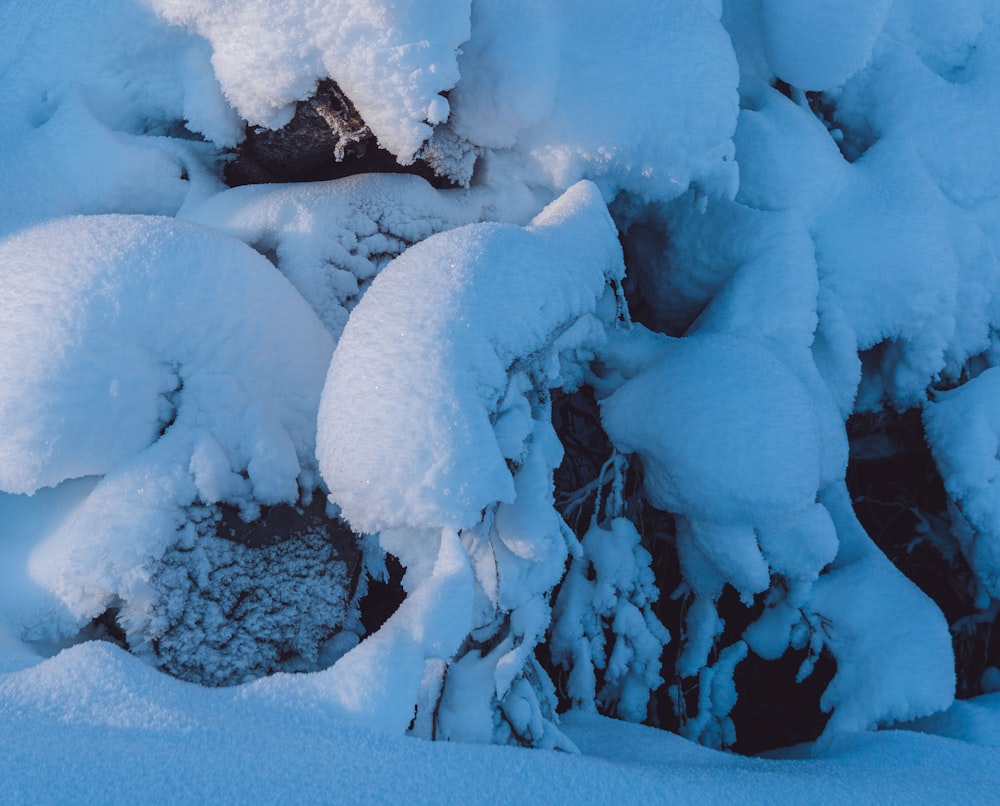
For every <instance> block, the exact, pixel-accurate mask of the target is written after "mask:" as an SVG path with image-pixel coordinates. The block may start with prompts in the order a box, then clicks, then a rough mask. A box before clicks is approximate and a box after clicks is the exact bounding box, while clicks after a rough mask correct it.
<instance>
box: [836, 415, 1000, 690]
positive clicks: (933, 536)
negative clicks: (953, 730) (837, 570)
mask: <svg viewBox="0 0 1000 806" xmlns="http://www.w3.org/2000/svg"><path fill="white" fill-rule="evenodd" d="M847 425H848V434H849V436H850V437H851V448H852V451H851V461H850V464H849V465H848V471H847V485H848V489H849V491H850V493H851V498H852V500H853V502H854V510H855V512H856V514H857V516H858V520H859V521H860V522H861V525H862V526H864V528H865V531H867V532H868V534H869V535H870V536H871V538H872V540H873V541H874V542H875V544H876V545H877V546H878V547H879V548H880V549H881V550H882V552H883V553H884V554H885V555H886V556H887V557H888V558H889V560H891V561H892V563H893V565H895V566H896V568H898V569H899V570H900V571H901V572H902V573H903V574H905V575H906V577H907V578H908V579H910V580H911V581H912V582H914V583H915V584H916V585H917V586H918V587H919V588H920V589H921V590H922V591H923V592H924V593H925V594H926V595H927V596H928V597H930V598H931V599H933V600H934V602H935V603H936V604H937V605H938V607H939V608H941V612H942V613H943V614H944V616H945V618H946V619H947V621H948V624H949V625H950V626H951V628H952V640H953V646H954V650H955V676H956V693H957V696H959V697H962V698H965V697H974V696H977V695H979V694H982V693H984V692H983V685H982V678H983V673H984V672H985V671H986V670H987V669H988V668H990V667H1000V630H994V629H993V628H994V626H995V625H996V620H995V619H994V618H992V617H991V613H990V612H983V611H980V610H979V609H978V608H977V607H976V603H975V593H976V582H975V578H974V574H973V572H972V569H971V568H970V567H969V564H968V562H967V561H966V559H965V558H964V557H963V555H962V554H961V552H960V551H959V550H958V546H957V543H956V542H955V539H954V538H953V537H952V536H951V534H950V517H949V508H948V498H947V494H946V492H945V489H944V484H943V483H942V481H941V477H940V475H939V473H938V471H937V467H936V466H935V464H934V459H933V457H932V455H931V452H930V449H929V448H928V447H927V443H926V441H925V439H924V431H923V423H922V420H921V417H920V411H919V410H918V409H910V410H908V411H905V412H895V411H892V410H885V411H881V412H877V413H867V414H861V415H855V416H853V417H852V418H851V419H850V420H849V421H848V424H847Z"/></svg>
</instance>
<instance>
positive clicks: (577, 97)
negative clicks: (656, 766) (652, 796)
mask: <svg viewBox="0 0 1000 806" xmlns="http://www.w3.org/2000/svg"><path fill="white" fill-rule="evenodd" d="M0 11H2V12H3V14H2V15H0V16H2V17H3V18H4V19H5V25H4V26H3V29H2V30H0V74H2V75H3V77H4V80H3V81H2V82H0V106H2V108H3V109H4V110H5V112H6V115H5V122H6V125H5V126H4V128H3V131H2V132H0V186H2V187H3V188H4V193H3V194H0V273H2V277H3V281H4V295H3V296H2V298H0V517H2V520H0V560H2V562H0V567H2V568H3V571H2V572H0V573H2V576H0V672H3V673H4V674H3V676H0V692H2V691H6V692H15V693H12V694H9V696H10V697H12V698H14V700H16V701H17V702H21V703H24V702H27V701H28V700H30V697H28V698H27V699H25V697H26V696H27V695H23V692H22V694H17V693H16V692H17V691H21V689H20V688H19V687H20V686H27V687H28V688H30V685H31V681H32V680H34V679H36V678H34V677H33V675H34V674H35V673H36V670H35V669H34V668H32V667H34V666H35V664H38V663H39V657H38V655H39V653H40V654H51V653H54V652H55V651H57V650H58V649H61V648H63V647H65V646H66V645H68V644H72V643H80V642H84V641H86V640H88V639H90V638H99V637H110V638H113V639H115V640H117V641H118V642H119V643H121V644H122V645H123V646H125V647H126V648H128V649H129V650H130V652H132V653H133V654H134V655H135V656H138V657H139V658H141V659H142V660H144V661H147V662H149V663H152V664H153V665H156V666H158V667H160V668H161V669H163V670H166V671H168V672H170V673H171V674H173V675H175V676H178V677H181V678H184V679H186V680H192V681H196V682H199V683H203V684H210V685H237V684H244V685H242V686H241V687H240V688H238V689H237V691H236V692H232V693H228V694H226V695H225V696H226V697H229V698H230V700H227V702H230V701H231V702H245V703H250V704H253V703H257V706H254V707H258V706H259V707H264V706H261V705H260V704H261V703H268V702H271V703H281V704H283V706H285V707H287V706H288V704H289V703H292V702H295V701H296V698H298V702H300V703H301V707H302V709H303V710H307V709H308V708H309V707H311V705H310V704H315V703H322V708H321V709H317V710H322V712H323V713H324V714H328V715H329V714H332V715H334V716H335V717H336V718H337V719H353V720H356V721H363V722H365V723H366V724H368V725H370V726H374V727H376V728H379V729H381V730H384V731H388V732H390V733H396V734H403V733H410V734H412V735H415V736H420V737H424V738H444V739H454V740H462V741H471V742H487V743H488V742H496V743H517V744H524V745H533V746H544V747H561V748H564V749H573V748H574V743H573V740H572V738H571V737H567V735H566V734H564V733H563V732H562V731H561V730H560V728H559V727H558V725H559V713H558V712H559V710H560V709H561V708H567V707H569V708H574V709H578V710H599V711H601V712H603V713H606V714H614V715H617V716H620V717H622V718H625V719H629V720H634V721H640V720H645V719H649V720H651V721H652V722H653V723H655V724H669V725H672V726H674V727H675V728H676V729H677V730H678V731H679V732H681V733H682V734H683V735H684V736H686V737H688V738H691V739H695V740H698V741H700V742H702V743H705V744H710V745H717V746H722V745H732V744H733V743H734V742H737V741H739V739H740V731H741V725H739V724H738V716H737V713H738V706H739V704H740V702H741V698H743V697H745V696H746V695H747V694H748V693H749V692H747V691H745V690H744V689H743V688H742V687H741V682H740V681H741V677H740V673H741V672H740V670H741V668H753V669H756V670H757V672H756V673H757V674H758V675H760V676H766V675H767V670H768V669H769V668H774V667H773V666H768V664H780V663H785V662H789V661H791V662H793V663H794V664H795V665H796V667H797V676H796V679H797V680H798V681H799V682H801V681H804V680H806V679H807V678H810V676H812V675H817V676H819V677H822V675H823V674H825V675H826V677H825V678H823V679H822V680H820V681H819V682H820V684H821V685H820V686H819V690H821V691H822V694H821V695H820V694H817V695H816V699H817V702H816V703H815V706H816V707H817V709H821V710H822V711H823V712H826V713H828V714H829V718H828V720H827V721H826V722H825V733H824V741H825V742H826V744H827V745H828V746H834V745H835V743H836V742H838V741H841V742H842V741H847V740H846V739H844V735H845V734H849V733H852V732H857V731H863V730H867V729H870V728H873V727H876V726H878V725H885V724H889V723H893V722H897V721H905V720H914V719H919V718H926V717H929V716H930V715H932V714H934V713H935V712H941V711H944V710H945V709H947V708H948V707H949V706H950V705H951V702H952V699H953V696H954V691H955V679H956V678H955V665H954V663H955V659H954V655H953V651H952V642H951V635H950V634H949V627H951V628H952V629H953V630H955V631H956V633H957V632H959V630H958V628H957V627H956V624H957V623H958V622H957V619H958V618H961V619H962V620H963V622H962V623H964V624H973V623H982V624H990V623H992V622H993V621H995V619H996V618H997V614H998V612H1000V505H998V504H997V500H998V499H997V493H998V490H997V483H996V476H997V471H998V466H997V461H998V460H997V445H998V444H1000V416H998V414H997V408H998V406H1000V397H998V396H1000V381H998V380H997V376H996V375H995V373H996V372H997V366H998V365H1000V352H998V347H997V339H996V333H997V332H1000V302H998V301H1000V201H998V199H1000V190H998V189H1000V156H998V151H997V149H996V148H995V142H994V141H995V139H996V132H998V131H1000V81H998V79H1000V10H998V9H997V8H996V4H995V3H993V2H991V0H961V2H949V3H946V2H944V0H870V1H869V2H862V1H861V0H851V1H850V2H841V3H833V2H829V0H801V2H796V3H787V2H778V1H777V0H759V2H753V3H748V2H740V1H739V0H663V2H658V3H644V2H639V0H617V2H614V3H610V4H607V3H605V4H599V3H592V2H585V3H581V2H578V1H575V2H571V0H543V1H542V2H527V1H526V0H516V1H515V2H501V1H500V0H475V1H474V2H470V0H464V1H460V0H455V2H433V3H428V2H416V1H415V0H402V1H400V2H387V1H385V0H336V2H328V3H316V2H312V0H253V2H245V3H240V4H233V3H229V2H223V1H222V0H199V1H198V2H195V1H194V0H102V1H101V2H95V3H87V4H83V5H81V4H79V3H77V2H73V1H72V0H53V2H49V3H42V4H16V3H14V2H13V1H12V0H0ZM320 82H325V83H324V84H320ZM318 85H320V86H335V87H336V88H337V92H338V93H340V94H342V95H343V97H344V98H345V99H347V101H349V103H350V105H351V106H352V110H351V114H355V113H356V114H357V115H358V118H359V120H361V121H362V124H363V125H362V124H358V125H361V128H362V129H363V130H364V132H366V133H370V135H371V136H373V137H374V140H377V142H378V145H379V146H380V148H381V149H383V151H382V152H380V153H379V154H377V155H373V154H372V153H369V152H365V151H364V149H363V148H360V147H359V150H358V151H357V152H352V153H351V154H350V155H348V153H347V150H345V149H344V148H343V147H340V148H333V149H332V152H331V154H330V160H331V162H332V163H336V164H337V165H338V171H339V172H340V173H339V174H338V175H342V174H358V175H349V176H347V177H346V178H341V179H336V180H332V181H324V182H304V183H301V184H296V185H290V184H289V185H269V186H268V185H250V186H247V187H239V188H227V187H226V186H225V184H224V182H223V177H225V176H227V174H226V172H225V166H226V164H227V163H232V162H233V161H234V160H236V159H239V157H238V155H239V154H240V151H239V149H240V148H242V147H243V146H241V143H243V142H244V138H245V137H246V136H247V132H248V131H249V132H250V133H251V134H254V133H255V132H257V131H260V130H262V129H265V128H270V129H278V128H280V127H282V126H284V125H285V124H286V123H288V122H289V121H290V120H292V119H293V115H294V114H295V112H296V108H297V107H296V104H297V103H298V102H302V101H305V100H306V99H308V98H309V97H310V96H311V95H313V93H314V92H316V90H317V86H318ZM338 97H339V95H338ZM335 112H336V110H334V112H331V113H330V114H335ZM345 114H346V113H345ZM327 122H328V123H329V125H330V126H331V127H333V128H336V126H337V125H338V123H337V121H336V120H329V121H327ZM352 131H353V130H352ZM359 131H360V130H359ZM366 136H368V135H367V134H366ZM359 137H360V135H359ZM369 139H371V138H370V137H369ZM248 142H249V141H248ZM288 143H289V144H290V145H288V144H286V145H288V147H289V148H294V137H293V136H292V135H289V139H288ZM244 145H245V144H244ZM373 150H374V147H373ZM383 158H385V159H388V160H389V161H390V163H391V162H392V160H395V164H389V165H388V167H391V168H394V169H395V168H399V169H402V168H403V167H407V168H408V170H411V171H414V172H418V173H419V172H423V174H424V175H426V176H428V177H431V175H432V174H434V176H433V177H432V178H434V179H435V181H437V182H438V183H439V184H440V185H442V186H444V185H447V184H449V183H451V184H452V185H453V187H452V188H451V189H438V188H436V187H432V186H431V184H429V183H428V182H427V181H425V179H423V178H420V177H419V176H412V175H411V176H404V175H389V174H387V173H384V172H383V173H375V174H372V173H369V171H370V170H371V169H372V166H375V167H376V168H377V169H378V170H379V171H385V170H387V163H385V161H384V159H383ZM379 160H383V161H381V162H380V161H379ZM633 320H634V321H633ZM574 396H575V397H574ZM567 400H569V401H570V403H568V404H566V405H567V406H569V407H572V406H573V405H577V404H579V405H580V406H590V409H591V411H592V422H590V423H589V424H588V425H587V427H586V429H585V430H583V429H581V430H580V431H576V430H575V428H576V427H575V425H574V423H575V422H576V421H574V419H573V418H572V417H567V418H561V417H560V416H556V414H554V411H555V408H556V406H557V405H562V403H564V402H565V401H567ZM906 410H915V411H919V413H920V415H921V417H920V418H917V419H915V420H914V422H919V423H922V430H921V431H920V433H919V435H918V437H919V440H918V441H919V442H920V444H921V446H922V447H923V448H925V449H929V450H930V452H931V454H932V456H933V462H934V465H935V467H936V472H937V473H938V474H939V475H940V478H941V479H942V480H943V489H944V495H946V498H947V500H946V501H944V502H943V503H942V505H941V507H939V508H938V511H930V510H929V509H927V508H924V509H921V507H919V506H912V507H910V509H911V510H913V511H914V512H915V515H914V517H915V519H917V520H919V521H920V523H921V524H922V526H921V530H922V531H917V530H916V529H914V534H913V535H912V536H908V537H907V541H905V542H907V543H908V545H911V547H912V546H914V545H916V544H918V543H921V542H927V540H931V542H932V543H933V545H934V546H935V547H936V548H935V549H934V550H935V551H936V552H937V553H936V554H935V555H934V556H935V557H936V558H937V559H936V560H935V562H936V566H935V569H936V570H937V571H939V572H940V574H941V575H942V576H944V577H947V580H948V581H947V582H946V583H942V586H944V587H949V586H950V588H951V589H953V592H954V591H956V590H958V589H959V588H963V586H964V588H969V590H965V589H963V590H958V593H957V594H956V595H959V594H960V595H961V596H965V597H966V599H963V600H962V601H963V602H965V601H966V600H967V607H966V612H963V613H960V614H956V613H955V612H953V611H954V608H953V607H952V605H950V604H949V605H948V607H947V608H945V605H944V604H942V603H940V602H939V603H938V604H936V603H935V602H934V601H932V598H931V597H930V596H929V595H928V594H931V595H934V594H935V590H934V586H933V585H928V584H926V581H925V580H924V581H922V582H921V584H922V585H923V587H924V589H925V590H921V588H920V587H918V585H917V584H915V582H913V581H911V580H910V579H908V578H907V576H906V575H905V574H904V573H903V571H902V570H900V568H897V567H896V566H894V565H893V563H892V562H890V560H889V559H888V558H887V557H886V556H885V554H883V553H882V551H881V550H880V547H879V544H878V541H879V540H880V539H881V535H879V534H874V533H872V534H870V533H868V532H866V530H865V527H864V526H863V525H862V523H861V522H860V521H859V518H858V513H857V512H856V510H855V504H857V503H858V501H857V500H854V501H852V495H851V491H850V489H849V486H848V479H849V476H850V470H849V461H850V460H851V458H852V445H851V443H850V441H849V439H848V433H849V430H850V428H852V427H854V426H853V425H849V423H848V421H849V420H850V421H851V423H852V424H854V423H856V422H857V415H865V416H869V417H872V418H877V417H878V416H881V415H884V414H885V413H886V412H903V411H906ZM852 418H854V419H852ZM854 447H856V446H854ZM860 455H861V454H860V453H859V452H858V451H856V450H855V451H854V453H853V458H854V460H855V461H856V462H857V461H858V457H859V456H860ZM567 465H573V467H574V471H573V473H568V472H567V473H565V474H564V475H563V476H559V473H560V472H561V470H562V469H564V468H565V467H566V466H567ZM557 477H559V478H572V480H573V488H572V489H559V490H557V489H556V486H557V485H556V480H555V479H556V478H557ZM925 510H926V511H925ZM654 521H655V525H654ZM570 524H572V528H571V526H570ZM348 527H350V529H353V530H354V532H356V533H357V534H354V533H352V532H351V531H350V530H349V529H348ZM928 535H933V537H932V538H930V537H928ZM384 554H388V555H391V556H392V557H394V558H395V559H397V560H398V561H399V562H400V563H401V565H402V566H403V568H404V571H405V573H404V575H403V577H402V580H401V581H400V582H399V586H400V588H401V591H400V596H401V597H402V598H403V601H402V604H400V605H399V606H398V608H396V609H395V612H385V613H381V615H380V616H378V617H376V616H375V615H374V613H375V611H377V610H380V608H379V607H377V606H376V605H375V604H372V603H371V602H368V604H367V607H368V608H369V610H368V613H367V614H366V613H365V612H364V611H365V607H366V604H365V601H366V600H365V599H364V597H365V593H366V591H368V590H369V582H370V581H376V582H378V581H379V580H380V578H381V583H380V584H384V585H386V586H389V587H391V586H392V585H393V584H395V582H396V581H395V580H394V579H391V578H389V574H388V572H387V571H386V568H387V566H384V565H383V564H382V560H383V555H384ZM963 564H964V565H963ZM901 565H902V564H901ZM963 569H964V570H963ZM966 571H967V577H968V578H967V579H965V577H962V576H961V574H963V573H966ZM383 572H385V573H383ZM918 581H920V580H918ZM668 585H669V587H668ZM370 590H372V591H376V590H378V588H377V587H376V586H374V585H373V586H371V588H370ZM925 591H926V592H925ZM372 595H374V594H369V599H370V598H371V596H372ZM949 595H950V594H949ZM939 604H940V607H939ZM942 608H944V609H946V610H947V611H948V617H947V618H946V617H945V614H944V613H943V612H942ZM389 609H390V610H391V608H389ZM366 615H367V619H366ZM949 622H950V624H949ZM363 623H364V624H365V625H366V626H367V627H368V628H369V629H371V630H372V634H370V635H368V636H367V637H365V638H364V639H363V640H361V641H360V642H359V641H358V639H359V638H361V636H362V634H363V632H364V629H363V627H362V624H363ZM106 652H107V651H106V650H98V649H94V648H93V647H90V648H86V647H76V648H75V649H73V650H71V651H70V652H69V653H67V655H68V656H69V657H70V658H71V659H72V661H66V663H70V662H72V663H77V662H79V663H84V664H85V663H90V662H92V663H93V664H95V668H109V669H110V670H111V671H112V672H113V673H115V674H123V675H124V677H126V678H129V679H132V680H133V681H134V680H138V679H139V678H138V677H134V678H133V677H131V675H132V672H127V673H124V672H121V668H125V667H124V666H121V668H119V666H120V665H121V664H127V661H124V660H122V659H121V658H120V657H119V656H118V655H107V654H106ZM102 653H105V654H102ZM991 653H992V654H991ZM986 654H987V660H986V664H987V666H988V668H985V669H984V674H983V675H982V676H981V682H977V685H979V686H980V687H981V688H989V687H990V686H991V683H990V681H995V679H996V678H998V677H1000V671H997V669H998V668H1000V644H993V645H991V644H988V645H987V653H986ZM60 663H62V661H59V660H58V659H56V660H55V661H50V662H49V663H48V664H45V663H42V664H40V665H39V666H38V667H37V669H38V671H37V674H38V678H37V679H38V680H44V679H45V675H46V674H48V673H49V672H48V671H46V670H50V669H52V668H61V667H60V666H59V664H60ZM53 664H54V666H53ZM129 668H131V667H129ZM821 669H828V671H827V672H821V671H820V670H821ZM18 670H23V671H18ZM277 671H295V672H310V674H303V675H294V676H286V675H272V676H270V677H268V678H267V679H265V680H257V681H256V682H248V681H251V680H253V679H254V678H259V677H264V676H268V675H271V674H272V673H273V672H277ZM136 674H137V675H138V674H140V673H136ZM151 679H154V678H148V677H144V678H142V680H143V681H145V682H143V683H142V685H146V684H147V683H148V685H150V686H152V687H153V688H155V687H156V685H157V684H154V683H149V682H148V681H149V680H151ZM25 681H27V682H25ZM171 685H173V684H171ZM57 688H59V687H57ZM69 688H72V687H69ZM59 690H68V689H67V687H66V686H63V687H62V688H60V689H59ZM185 690H186V689H185ZM157 696H159V695H157ZM190 696H191V697H192V701H194V700H195V699H197V698H199V697H202V694H201V693H199V694H192V695H190ZM241 698H242V699H241ZM154 699H155V698H154ZM220 701H221V700H220ZM198 702H202V700H198ZM25 707H27V706H25ZM32 707H34V706H32ZM248 707H250V706H248ZM987 710H990V709H987ZM992 710H995V709H992ZM990 712H991V713H992V711H990ZM949 713H951V714H958V716H954V717H941V718H940V720H939V721H938V722H934V721H933V718H932V719H931V721H925V722H923V723H919V724H922V725H936V726H938V727H939V728H941V729H942V730H944V729H947V730H952V726H953V724H954V720H955V719H960V718H961V714H962V713H964V712H962V711H955V710H954V709H953V710H952V711H951V712H949ZM324 724H325V723H324ZM941 726H944V727H941ZM821 730H823V727H822V720H821V719H819V718H818V717H817V720H816V722H815V724H814V725H813V726H812V733H811V734H810V735H809V736H808V737H806V738H816V736H817V735H818V734H819V733H820V731H821ZM582 734H583V735H586V731H582Z"/></svg>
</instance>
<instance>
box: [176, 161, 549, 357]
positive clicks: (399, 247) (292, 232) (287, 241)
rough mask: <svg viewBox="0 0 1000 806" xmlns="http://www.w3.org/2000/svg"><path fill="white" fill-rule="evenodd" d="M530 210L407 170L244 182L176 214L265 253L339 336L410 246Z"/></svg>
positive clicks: (522, 198)
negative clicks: (443, 186)
mask: <svg viewBox="0 0 1000 806" xmlns="http://www.w3.org/2000/svg"><path fill="white" fill-rule="evenodd" d="M539 206H540V204H539V203H538V202H537V201H536V200H535V198H534V196H533V195H532V194H531V193H529V191H528V190H527V189H526V188H525V187H523V186H516V185H515V186H512V187H509V188H505V189H494V188H488V187H478V188H473V189H470V190H435V189H434V188H432V187H431V186H430V185H429V184H428V183H427V182H425V181H424V180H423V179H420V178H418V177H416V176H407V175H403V174H362V175H358V176H351V177H348V178H346V179H338V180H335V181H332V182H309V183H301V184H294V185H246V186H244V187H239V188H234V189H232V190H227V191H224V192H222V193H218V194H215V195H213V196H211V197H210V198H209V199H207V200H206V201H205V202H204V203H202V204H197V205H194V204H193V205H190V206H188V207H186V208H185V210H184V213H183V217H184V218H187V219H189V220H191V221H197V222H199V223H201V224H204V225H206V226H209V227H212V228H213V229H218V230H221V231H222V232H226V233H229V234H230V235H234V236H236V237H237V238H239V239H240V240H242V241H244V242H245V243H247V244H249V245H251V246H253V247H254V248H255V249H257V250H258V251H260V252H262V253H264V254H272V255H273V256H274V258H275V260H276V263H277V266H278V268H279V269H280V270H281V272H282V273H283V274H284V275H285V276H286V277H288V279H289V280H291V282H292V284H293V285H294V286H295V287H296V289H297V290H298V291H299V293H300V294H302V296H303V297H305V299H306V300H307V301H308V302H309V303H310V304H311V305H312V306H313V308H314V310H315V311H316V313H317V314H318V315H319V317H320V319H322V321H323V323H324V324H325V325H326V326H327V328H328V329H329V330H330V332H331V333H332V334H333V335H334V337H335V338H338V337H339V336H340V333H341V332H342V331H343V329H344V324H345V323H346V322H347V317H348V314H349V313H350V311H351V310H353V308H354V306H355V305H356V304H357V303H358V301H359V300H360V299H361V296H362V294H363V293H364V292H365V291H366V290H367V288H368V286H369V285H371V281H372V280H373V279H374V277H375V275H376V274H378V272H379V271H381V270H382V268H384V267H385V265H386V264H387V263H388V262H389V261H390V260H391V259H392V258H394V257H397V256H399V255H400V254H402V252H403V251H405V250H406V249H408V248H409V247H410V246H412V245H413V244H415V243H417V242H419V241H422V240H424V239H425V238H428V237H429V236H431V235H433V234H434V233H436V232H441V231H443V230H447V229H452V228H454V227H458V226H462V225H465V224H471V223H474V222H478V221H489V220H496V221H508V222H510V223H518V224H521V223H525V222H526V221H528V220H529V219H530V218H531V216H532V215H533V214H534V213H536V212H537V210H538V207H539Z"/></svg>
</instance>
